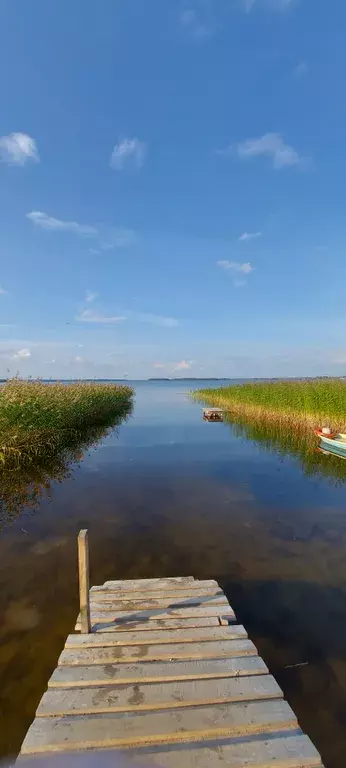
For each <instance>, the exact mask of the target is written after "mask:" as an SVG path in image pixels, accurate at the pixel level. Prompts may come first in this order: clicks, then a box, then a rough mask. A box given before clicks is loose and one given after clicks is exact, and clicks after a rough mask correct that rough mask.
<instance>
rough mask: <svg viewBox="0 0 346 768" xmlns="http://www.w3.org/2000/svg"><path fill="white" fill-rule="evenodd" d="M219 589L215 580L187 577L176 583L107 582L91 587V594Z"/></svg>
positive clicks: (161, 580)
mask: <svg viewBox="0 0 346 768" xmlns="http://www.w3.org/2000/svg"><path fill="white" fill-rule="evenodd" d="M212 587H214V588H216V589H217V588H219V584H218V582H217V581H215V579H207V580H201V581H198V579H194V578H193V577H186V578H183V579H182V580H180V581H174V580H173V579H169V578H167V579H134V580H131V579H130V580H125V581H106V582H105V583H104V584H101V585H99V586H97V585H95V586H93V587H91V590H90V591H91V592H107V591H109V590H111V591H116V592H118V591H122V592H129V591H136V590H138V589H139V590H140V591H141V590H143V589H150V590H152V591H154V590H155V591H158V592H160V591H161V590H162V589H172V590H173V589H174V591H178V590H180V589H183V590H184V589H186V588H188V589H210V588H212Z"/></svg>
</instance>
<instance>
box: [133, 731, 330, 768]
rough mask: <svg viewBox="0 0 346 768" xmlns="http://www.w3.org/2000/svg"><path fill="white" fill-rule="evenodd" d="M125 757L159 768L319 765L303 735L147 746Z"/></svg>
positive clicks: (305, 767) (313, 767) (312, 767)
mask: <svg viewBox="0 0 346 768" xmlns="http://www.w3.org/2000/svg"><path fill="white" fill-rule="evenodd" d="M126 760H127V761H128V762H129V763H130V765H131V763H132V761H133V762H134V764H136V765H137V764H139V765H146V764H148V765H150V766H152V765H159V766H161V768H177V766H180V768H220V766H221V765H225V766H231V768H245V766H246V768H321V767H322V762H321V758H320V756H319V754H318V752H317V750H316V749H315V747H314V745H313V744H312V742H311V741H310V739H308V737H307V736H304V735H303V734H298V735H295V734H293V733H292V735H288V736H287V735H286V736H284V737H281V738H274V739H272V738H269V739H266V740H265V741H263V740H258V741H245V742H238V741H236V742H233V743H232V742H231V743H228V744H227V742H223V743H221V744H217V746H215V744H213V743H212V744H210V745H209V746H205V745H203V743H202V744H201V745H199V744H198V745H194V748H193V749H191V745H178V749H177V747H176V745H173V746H168V747H167V746H165V747H164V748H162V747H160V746H158V747H151V748H150V747H149V748H146V749H145V748H144V749H143V748H142V749H140V750H136V751H135V752H133V751H132V750H128V751H127V752H126Z"/></svg>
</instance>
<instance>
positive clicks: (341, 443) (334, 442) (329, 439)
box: [315, 429, 346, 451]
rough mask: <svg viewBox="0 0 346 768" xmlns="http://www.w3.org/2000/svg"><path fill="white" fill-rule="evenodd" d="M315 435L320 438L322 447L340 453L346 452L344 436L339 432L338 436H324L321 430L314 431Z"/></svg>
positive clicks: (345, 437) (345, 435) (345, 436)
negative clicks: (324, 446)
mask: <svg viewBox="0 0 346 768" xmlns="http://www.w3.org/2000/svg"><path fill="white" fill-rule="evenodd" d="M315 434H316V435H317V436H318V437H320V438H321V443H322V445H326V446H327V448H331V447H333V448H338V449H339V450H341V451H346V434H344V433H342V432H340V433H339V434H333V433H331V434H330V435H326V434H324V433H323V431H322V430H321V429H316V430H315Z"/></svg>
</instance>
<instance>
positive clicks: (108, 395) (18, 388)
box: [0, 379, 133, 466]
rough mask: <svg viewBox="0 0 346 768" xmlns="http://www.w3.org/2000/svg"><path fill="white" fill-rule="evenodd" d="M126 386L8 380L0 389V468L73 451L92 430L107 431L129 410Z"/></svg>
mask: <svg viewBox="0 0 346 768" xmlns="http://www.w3.org/2000/svg"><path fill="white" fill-rule="evenodd" d="M132 397H133V390H132V389H131V387H128V386H120V385H117V384H101V383H97V382H92V383H91V382H90V383H89V382H76V383H72V384H63V383H61V382H60V383H59V382H58V383H55V384H44V383H43V382H41V381H23V380H20V379H11V380H9V381H7V382H6V383H5V384H4V385H3V386H2V387H0V463H1V464H2V466H4V465H11V464H13V463H16V464H18V463H23V462H24V463H25V462H28V461H29V462H32V461H34V460H35V458H36V457H38V456H40V457H42V456H43V457H44V456H45V455H47V456H51V455H53V454H54V453H56V452H57V451H59V450H62V449H64V448H68V447H69V446H71V445H75V443H76V440H78V439H79V438H83V435H84V434H85V433H86V432H87V431H88V430H90V429H91V428H93V427H101V426H110V425H111V424H112V423H117V421H119V419H121V418H122V417H124V416H126V415H127V413H128V412H129V411H130V409H131V403H132Z"/></svg>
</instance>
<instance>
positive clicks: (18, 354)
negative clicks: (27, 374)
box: [13, 349, 31, 360]
mask: <svg viewBox="0 0 346 768" xmlns="http://www.w3.org/2000/svg"><path fill="white" fill-rule="evenodd" d="M13 357H14V358H19V359H21V360H25V359H26V358H28V357H31V352H30V350H29V349H19V350H18V352H15V354H14V355H13Z"/></svg>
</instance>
